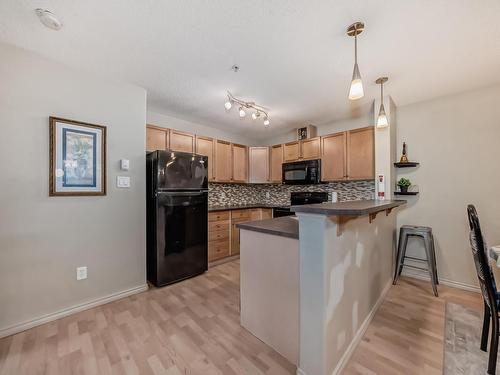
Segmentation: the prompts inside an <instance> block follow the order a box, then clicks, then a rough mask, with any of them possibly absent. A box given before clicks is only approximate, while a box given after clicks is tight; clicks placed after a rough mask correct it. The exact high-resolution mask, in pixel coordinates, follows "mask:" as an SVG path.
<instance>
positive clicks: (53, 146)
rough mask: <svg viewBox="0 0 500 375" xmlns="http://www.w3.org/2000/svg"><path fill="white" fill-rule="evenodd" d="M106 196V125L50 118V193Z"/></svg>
mask: <svg viewBox="0 0 500 375" xmlns="http://www.w3.org/2000/svg"><path fill="white" fill-rule="evenodd" d="M99 195H106V127H105V126H102V125H95V124H89V123H86V122H81V121H75V120H68V119H64V118H60V117H52V116H51V117H49V196H51V197H55V196H99Z"/></svg>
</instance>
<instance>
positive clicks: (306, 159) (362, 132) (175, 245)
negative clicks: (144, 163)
mask: <svg viewBox="0 0 500 375" xmlns="http://www.w3.org/2000/svg"><path fill="white" fill-rule="evenodd" d="M146 131H147V148H148V149H150V150H154V151H150V152H149V153H148V155H147V160H148V168H147V170H148V188H147V190H148V261H147V264H148V280H149V281H150V282H151V283H152V284H154V285H155V286H159V287H161V286H165V285H168V284H171V283H173V282H179V281H180V282H181V283H182V280H184V279H187V278H190V277H192V276H197V275H200V274H202V273H204V272H205V271H206V270H208V268H209V267H215V266H217V265H220V264H223V263H226V262H236V261H237V262H238V265H240V266H241V270H240V273H241V282H240V284H241V292H240V295H241V297H240V298H241V300H240V303H241V325H242V327H244V328H246V329H247V330H248V331H249V332H251V333H252V334H253V335H255V336H256V337H258V338H259V339H261V340H262V341H264V342H265V343H266V344H268V345H269V346H270V347H272V348H273V349H275V350H276V351H277V352H279V353H280V354H282V355H283V356H284V357H285V358H286V359H287V360H288V361H290V363H292V364H293V365H295V366H297V367H299V365H300V369H301V371H305V372H307V373H315V374H327V373H331V372H332V371H334V372H335V373H337V372H338V371H339V368H342V367H343V366H345V363H346V359H345V358H344V357H346V356H347V355H348V354H346V353H348V352H349V349H348V348H347V349H346V347H347V346H352V345H354V344H353V343H354V342H356V337H355V336H359V335H360V334H362V332H363V330H364V328H363V325H361V326H359V327H358V326H357V325H356V324H357V323H354V322H352V321H351V320H350V319H346V318H345V317H344V318H341V317H337V318H336V319H335V327H337V326H338V327H337V328H335V329H332V328H329V325H330V323H328V324H326V325H325V326H320V327H310V322H311V321H317V322H321V321H328V320H330V319H331V317H330V318H328V319H326V318H325V317H323V316H322V311H324V309H325V308H328V309H333V307H332V306H330V305H332V303H333V302H332V301H327V302H323V303H325V306H324V307H321V306H317V307H316V308H315V309H312V311H311V306H313V305H314V304H311V302H307V303H306V302H301V301H306V300H307V299H306V298H304V297H302V298H300V295H311V294H312V295H314V294H316V293H317V292H319V291H321V290H328V289H329V287H328V285H323V284H324V283H325V281H324V280H325V276H323V273H329V272H334V275H335V280H336V282H337V283H341V284H343V279H344V278H349V279H351V280H352V277H354V275H355V274H359V276H356V277H357V279H358V281H357V282H356V283H355V284H350V285H346V286H345V289H346V292H345V293H348V294H349V295H358V294H360V291H362V290H371V291H370V295H369V299H368V300H370V299H372V300H373V298H375V297H376V296H379V297H378V298H376V300H377V301H378V300H379V299H380V298H382V297H383V296H384V295H385V293H386V291H387V288H388V285H389V284H387V281H388V280H391V274H392V266H391V263H392V262H390V261H387V260H388V259H391V258H392V255H391V252H392V244H393V241H392V237H393V233H394V231H395V228H396V224H395V213H393V214H391V211H392V210H393V209H395V208H397V207H398V206H401V205H403V204H404V203H405V201H402V200H400V201H391V200H388V201H384V200H379V201H376V200H374V195H375V183H374V168H375V136H374V134H375V133H374V132H375V127H365V128H361V129H353V130H348V131H343V132H339V133H335V134H326V135H324V136H317V135H316V128H315V127H314V126H311V125H310V126H308V127H306V128H303V129H297V134H298V138H299V139H298V140H297V141H293V142H288V143H284V144H279V145H273V146H246V145H241V144H234V143H231V142H227V141H224V140H218V139H210V138H208V137H205V136H199V135H194V134H189V133H185V132H179V131H177V130H172V129H163V128H160V127H158V126H151V125H148V126H147V128H146ZM299 135H304V136H305V138H303V139H300V137H299ZM307 135H309V136H310V137H309V138H308V137H307ZM158 147H162V150H155V148H158ZM149 181H151V183H149ZM383 190H384V189H381V188H380V186H379V192H380V191H383ZM149 196H150V197H151V198H149ZM339 196H340V201H339ZM302 207H304V209H305V211H302ZM315 210H316V211H317V213H318V214H321V215H327V217H328V218H329V219H326V221H323V222H314V220H317V219H312V220H313V221H312V222H311V223H308V220H310V218H309V216H311V215H310V213H316V211H315ZM382 211H384V212H385V215H384V218H379V219H378V220H376V224H374V225H371V224H372V221H375V218H376V215H377V213H379V212H382ZM296 212H298V217H295V215H294V214H295V213H296ZM302 212H305V213H306V214H305V215H304V214H303V213H302ZM363 216H369V222H368V221H367V220H365V219H362V217H363ZM353 219H354V220H353ZM348 221H352V222H351V223H349V225H346V224H345V223H347V222H348ZM326 222H328V223H330V224H329V225H327V226H325V227H324V225H325V223H326ZM354 222H356V224H353V223H354ZM331 223H335V224H333V225H334V228H331V227H332V225H331ZM323 227H324V232H321V228H323ZM207 228H208V229H207ZM361 228H363V229H361ZM360 231H361V232H362V233H363V235H361V234H358V233H359V232H360ZM330 232H332V233H336V235H335V236H333V237H332V238H331V239H330V240H329V241H328V245H326V244H324V245H319V247H318V248H316V249H313V248H311V246H313V244H314V243H316V242H317V241H316V240H319V239H321V238H323V237H324V236H325V235H328V233H330ZM343 232H345V234H344V233H343ZM349 232H353V233H356V235H355V236H354V237H352V235H350V234H349ZM193 233H195V235H193ZM299 233H302V234H300V236H299ZM311 233H315V234H314V235H313V236H312V235H311ZM338 237H344V238H349V239H348V240H346V241H345V240H344V241H340V239H337V238H338ZM360 245H361V246H363V247H364V251H363V254H365V253H366V255H357V256H356V257H357V258H359V260H357V263H358V267H356V268H355V269H351V270H349V272H347V271H346V270H343V269H342V267H340V268H339V264H337V263H338V260H337V261H333V262H332V261H330V264H329V267H332V268H331V271H330V270H329V269H324V270H322V269H323V268H324V267H326V265H325V266H324V264H323V263H324V262H323V261H321V260H319V263H318V259H317V258H316V259H315V257H313V256H312V254H315V253H318V252H320V253H324V255H322V256H321V257H320V258H319V259H323V258H329V255H328V254H331V253H332V250H329V248H331V247H333V248H334V249H336V248H337V247H339V248H346V247H347V248H351V251H353V252H357V250H352V249H357V247H359V246H360ZM305 249H307V250H305ZM381 249H384V250H383V251H382V250H381ZM334 252H335V250H334ZM240 256H241V260H239V259H240ZM299 257H300V259H301V260H300V262H299ZM311 257H312V258H311ZM367 257H369V258H373V257H376V258H377V259H379V261H378V262H377V264H374V263H373V261H369V262H370V266H368V267H367V264H365V263H366V260H364V259H365V258H367ZM309 258H311V260H307V259H309ZM263 260H265V262H262V261H263ZM309 263H311V264H309ZM314 263H316V264H314ZM325 264H328V263H325ZM362 264H365V265H364V266H362ZM311 268H313V269H315V271H314V272H313V273H312V274H311ZM356 269H358V270H357V271H356ZM373 277H376V278H377V279H378V281H377V282H374V280H373ZM315 278H316V280H315V281H313V279H315ZM299 280H300V281H299ZM363 280H364V281H363ZM366 282H368V284H367V285H365V283H366ZM369 284H371V288H368V285H369ZM375 285H378V286H376V287H375ZM343 289H344V288H343ZM299 290H300V292H299ZM367 297H368V296H366V295H361V294H360V296H359V297H358V298H361V299H365V300H366V299H367ZM332 298H333V297H330V298H329V299H332ZM336 298H338V297H336ZM278 299H281V302H280V304H279V305H277V304H276V302H275V301H276V300H278ZM336 303H337V304H338V303H339V302H338V301H337V302H336ZM354 303H355V304H356V307H353V306H351V304H352V302H351V303H349V302H347V301H344V302H343V304H342V306H343V308H344V309H345V308H347V306H350V307H349V308H354V311H358V309H359V308H360V307H358V302H357V301H356V302H354ZM378 303H379V302H372V303H369V304H368V305H364V304H362V306H363V307H362V308H361V309H362V310H361V311H360V316H359V317H356V318H354V317H353V319H356V321H367V322H368V321H369V320H370V314H371V311H373V309H374V308H376V306H377V304H378ZM299 311H300V313H299ZM285 316H286V317H287V318H286V319H284V318H283V317H285ZM366 324H367V323H364V325H366ZM345 325H353V327H356V328H355V329H356V333H355V334H352V335H353V336H354V337H352V336H350V337H348V338H347V339H346V338H344V339H342V343H338V344H336V347H337V351H338V354H336V355H335V357H332V356H329V358H330V360H327V359H326V358H321V356H320V357H318V356H319V353H322V352H325V351H327V350H328V351H329V352H332V349H331V348H329V349H327V348H328V345H330V344H328V340H326V339H323V340H321V339H319V338H320V337H323V335H327V334H328V335H330V337H337V336H338V335H339V334H340V333H339V332H338V329H339V327H344V326H345ZM306 327H307V328H306ZM309 330H313V331H314V332H317V333H319V332H322V335H316V336H317V338H315V339H312V340H311V339H309V340H308V341H304V342H302V341H300V340H307V337H308V336H310V335H308V334H307V333H305V332H308V331H309ZM299 331H300V332H303V333H301V334H300V335H299ZM330 331H332V332H330ZM283 332H287V333H288V334H287V335H283ZM342 336H343V337H345V333H342ZM299 337H300V340H299ZM329 340H331V338H330V339H329ZM299 341H300V342H299ZM299 348H302V350H299ZM306 348H307V349H306ZM310 348H317V352H315V353H314V354H312V356H313V358H310V357H311V352H310ZM299 358H300V360H299ZM331 358H335V359H334V360H332V359H331Z"/></svg>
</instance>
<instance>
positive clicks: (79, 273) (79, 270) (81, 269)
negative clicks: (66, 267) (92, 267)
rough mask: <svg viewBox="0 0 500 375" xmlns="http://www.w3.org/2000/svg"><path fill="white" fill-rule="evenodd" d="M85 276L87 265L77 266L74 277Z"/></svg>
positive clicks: (83, 277) (82, 278)
mask: <svg viewBox="0 0 500 375" xmlns="http://www.w3.org/2000/svg"><path fill="white" fill-rule="evenodd" d="M86 278H87V267H77V268H76V279H77V280H85V279H86Z"/></svg>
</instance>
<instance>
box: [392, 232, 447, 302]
mask: <svg viewBox="0 0 500 375" xmlns="http://www.w3.org/2000/svg"><path fill="white" fill-rule="evenodd" d="M410 236H412V237H419V238H422V240H423V241H424V249H425V255H426V258H425V259H420V258H414V257H409V256H406V248H407V245H408V237H410ZM406 258H408V259H411V260H413V261H419V262H425V263H427V269H426V268H422V267H416V266H412V265H408V264H405V259H406ZM405 266H406V267H410V268H415V269H419V270H426V271H429V276H430V278H431V284H432V290H433V292H434V295H435V296H436V297H437V296H438V291H437V285H439V279H438V274H437V265H436V250H435V246H434V236H433V235H432V229H431V228H429V227H419V226H412V225H403V226H402V227H401V228H400V230H399V243H398V255H397V259H396V268H395V270H394V280H393V284H394V285H396V283H397V282H398V280H399V277H400V276H401V272H402V271H403V267H405Z"/></svg>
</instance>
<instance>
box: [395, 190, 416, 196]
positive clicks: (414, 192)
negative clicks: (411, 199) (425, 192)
mask: <svg viewBox="0 0 500 375" xmlns="http://www.w3.org/2000/svg"><path fill="white" fill-rule="evenodd" d="M417 194H418V191H407V192H405V193H404V192H402V191H395V192H394V195H417Z"/></svg>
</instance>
